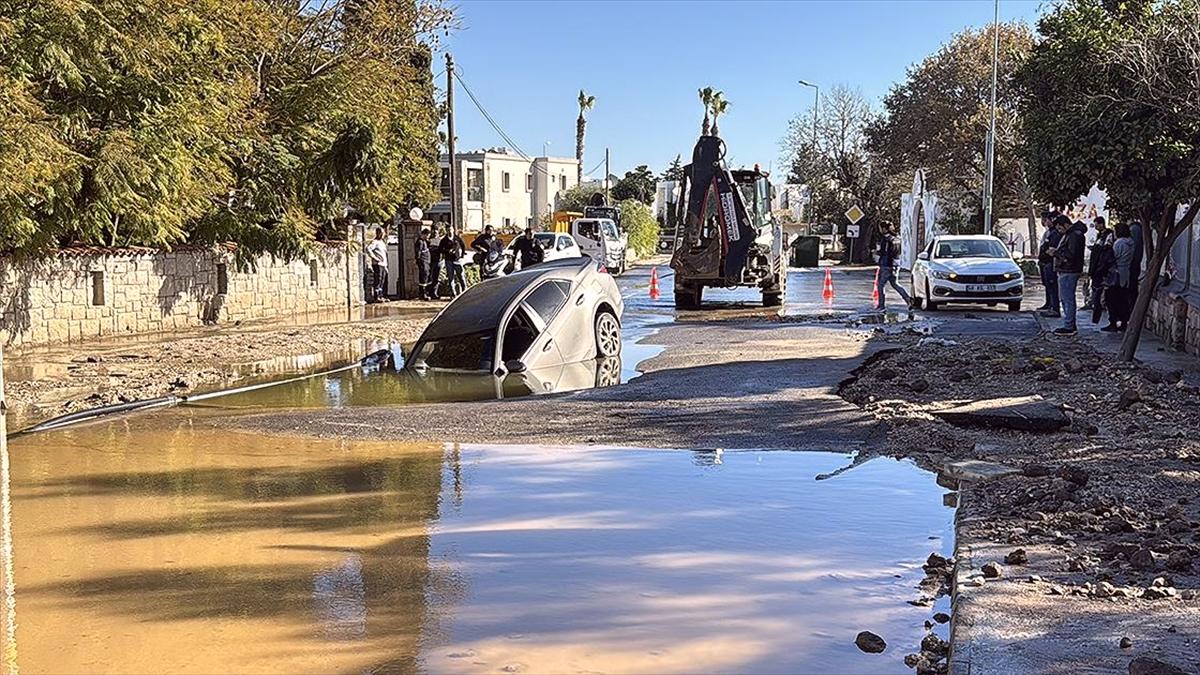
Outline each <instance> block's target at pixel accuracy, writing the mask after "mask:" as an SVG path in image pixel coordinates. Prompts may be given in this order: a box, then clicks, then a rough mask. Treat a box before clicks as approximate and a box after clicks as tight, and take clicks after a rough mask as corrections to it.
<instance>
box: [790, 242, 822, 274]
mask: <svg viewBox="0 0 1200 675" xmlns="http://www.w3.org/2000/svg"><path fill="white" fill-rule="evenodd" d="M820 260H821V238H820V237H796V239H795V241H793V242H792V250H791V255H790V256H788V264H789V265H790V266H791V267H816V266H818V265H819V264H820Z"/></svg>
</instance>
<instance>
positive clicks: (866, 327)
mask: <svg viewBox="0 0 1200 675" xmlns="http://www.w3.org/2000/svg"><path fill="white" fill-rule="evenodd" d="M651 269H652V267H650V266H646V267H635V268H632V269H631V270H630V271H629V273H627V274H626V275H625V276H623V277H622V278H620V279H619V285H620V287H621V289H622V293H623V295H624V296H625V300H626V314H625V318H624V345H625V349H624V351H623V353H622V358H621V359H619V360H613V361H610V362H608V364H607V365H606V366H604V364H599V363H598V364H591V365H592V366H593V367H592V369H591V370H590V371H589V372H586V373H582V374H579V373H576V374H574V376H567V374H565V373H564V374H562V375H561V376H560V378H559V379H553V378H551V379H553V382H554V384H553V386H551V387H550V388H548V389H547V388H545V386H544V384H543V385H542V387H541V388H539V387H538V386H534V387H525V388H524V390H523V389H522V388H520V387H514V388H506V386H505V385H504V384H503V383H500V384H497V383H495V382H489V383H488V384H487V385H486V386H482V387H479V388H478V389H479V392H478V395H477V394H475V393H472V394H470V395H469V396H467V395H465V394H464V390H465V389H466V388H467V387H465V386H464V385H463V384H462V383H457V384H456V383H449V384H447V385H446V386H445V387H443V390H442V391H439V390H438V388H437V387H434V388H433V390H432V392H431V391H430V390H429V389H428V388H425V389H422V388H421V386H417V385H415V384H413V383H411V382H405V380H404V376H402V375H399V374H397V373H396V372H394V371H395V369H396V367H397V366H398V365H399V364H400V363H402V360H403V346H402V345H395V344H393V345H390V346H389V349H388V351H389V352H390V354H391V359H390V361H389V360H387V359H377V360H374V361H372V362H371V363H369V364H367V365H365V366H359V367H355V368H351V369H348V370H345V371H342V372H340V373H336V374H332V375H328V376H321V377H316V378H308V379H305V380H302V381H299V382H294V383H291V384H287V385H281V386H277V387H271V388H268V389H263V390H259V391H256V392H254V393H252V394H245V395H240V396H230V397H221V398H218V399H213V400H211V401H209V402H206V404H205V406H204V407H188V408H177V409H172V410H164V411H159V412H155V413H150V414H146V415H139V416H132V417H122V418H112V419H109V420H107V421H104V422H100V423H93V424H90V425H85V426H79V427H74V428H69V429H66V430H63V431H56V432H51V433H44V434H36V435H31V436H25V437H21V438H17V439H14V440H13V441H12V442H11V444H10V459H11V462H10V464H11V477H9V476H6V477H5V478H9V479H10V481H9V484H10V487H11V491H10V492H9V494H11V503H6V504H4V507H5V509H6V513H11V520H6V522H11V529H10V530H9V531H8V532H7V535H11V536H10V537H6V541H11V544H12V549H13V555H12V556H8V561H9V562H11V563H13V565H14V571H15V585H14V586H12V587H10V588H7V589H5V590H6V592H8V593H9V594H10V595H9V597H10V598H11V599H12V602H11V603H10V604H8V605H6V609H7V612H6V617H5V618H6V621H7V624H6V625H8V626H12V627H13V631H14V632H13V634H12V635H11V636H10V637H9V638H7V639H6V642H5V645H4V650H3V651H4V654H5V662H4V663H5V670H6V671H14V670H16V669H17V668H19V669H20V670H24V671H26V672H61V671H87V672H118V671H119V672H164V671H180V672H214V671H238V672H282V671H286V672H314V671H320V672H349V671H353V672H393V671H395V672H412V671H416V670H422V671H435V672H583V671H588V672H680V671H691V672H694V671H696V670H704V671H706V672H725V671H739V672H748V671H749V672H780V671H787V672H872V673H874V672H897V673H903V672H908V669H907V668H906V667H905V666H904V665H903V663H902V657H903V655H904V654H906V653H910V652H913V651H916V647H917V644H918V643H919V641H920V639H921V637H922V636H923V635H924V633H925V631H924V629H923V626H922V624H923V622H924V621H925V620H927V619H928V618H929V617H930V616H931V614H932V613H933V612H934V611H937V610H944V609H945V602H944V600H943V601H940V602H941V604H939V605H938V606H937V607H936V608H930V607H915V606H912V605H910V604H908V603H907V601H908V600H913V599H916V598H918V597H920V595H921V594H920V592H919V591H918V590H917V588H916V585H917V583H918V582H919V581H920V580H921V578H922V577H923V573H922V571H921V569H920V564H921V562H923V561H924V559H925V558H926V557H927V556H928V554H929V553H930V552H932V551H937V552H940V553H942V554H947V555H948V554H949V552H950V550H951V549H952V544H953V542H952V520H953V511H952V510H951V509H949V508H947V507H945V506H943V499H942V494H943V492H944V491H943V490H942V489H941V488H939V487H937V485H936V483H935V481H934V477H933V476H932V475H930V474H927V473H925V472H923V471H921V470H919V469H917V468H916V467H914V466H912V465H910V464H908V463H904V462H896V461H894V460H890V459H883V458H877V459H872V460H869V461H867V462H865V463H858V464H855V465H854V466H853V468H851V469H849V470H846V471H844V472H839V471H838V470H839V469H843V468H844V467H847V466H848V465H850V464H851V460H852V455H851V454H850V453H852V452H854V451H857V450H860V449H862V448H863V447H864V445H863V444H864V443H865V442H866V441H867V440H868V439H870V438H871V437H872V434H873V433H874V423H873V422H872V421H871V420H869V419H867V418H865V417H864V416H863V415H862V414H861V411H859V410H858V409H857V408H855V407H854V406H851V405H849V404H847V403H845V402H844V401H842V400H841V399H840V398H839V397H838V396H837V394H836V384H837V382H838V381H839V380H840V379H841V378H843V377H844V376H845V374H846V373H847V372H848V371H849V370H851V369H852V368H853V367H854V366H855V365H856V364H858V363H861V361H862V359H864V358H865V357H866V356H867V355H868V354H869V353H870V352H871V350H872V349H873V347H871V345H870V343H867V342H866V341H865V336H866V335H868V334H869V332H870V330H871V325H870V324H871V323H872V321H869V320H867V319H866V318H865V317H870V316H876V317H878V316H879V315H878V314H875V313H874V312H872V310H871V307H870V304H871V301H870V297H871V281H872V280H873V275H874V272H873V270H835V271H834V272H833V275H834V288H835V297H834V300H833V302H826V301H825V300H824V298H822V296H821V290H822V286H823V281H824V270H823V269H822V270H793V271H792V272H791V274H790V276H789V286H788V293H787V298H786V302H785V306H784V308H783V310H782V312H781V311H780V310H777V309H765V308H763V307H761V304H760V298H759V296H758V294H757V293H754V292H753V291H751V290H749V289H743V290H734V291H712V292H710V293H707V294H706V306H705V308H704V309H702V310H699V311H690V312H678V311H676V310H675V309H674V307H673V302H672V293H671V289H672V277H671V273H670V270H669V268H668V267H666V266H665V265H660V266H658V268H657V272H658V275H659V284H660V289H661V297H659V298H658V299H651V298H650V297H649V294H648V286H649V280H650V273H651ZM804 320H811V321H809V322H808V323H805V322H804ZM886 320H887V321H893V322H898V324H899V325H901V326H904V325H908V324H909V322H910V321H911V325H912V326H913V327H914V328H920V329H921V330H925V329H930V330H934V331H935V332H937V333H938V334H940V335H961V336H971V335H974V334H989V335H994V334H996V333H997V331H999V332H1001V333H1004V332H1009V333H1011V334H1013V335H1023V334H1026V333H1028V332H1036V331H1037V330H1038V328H1037V322H1036V321H1035V320H1034V319H1033V317H1032V316H1031V315H1029V314H1027V313H1015V314H1013V313H1007V312H1004V311H995V310H988V309H986V308H982V309H980V308H973V309H951V310H949V311H941V312H936V313H930V312H917V313H915V314H914V315H913V317H912V318H911V319H910V318H909V317H908V315H907V313H903V312H902V313H900V314H899V315H893V316H891V317H889V318H888V319H886ZM567 380H570V381H572V382H579V383H580V384H579V386H561V387H560V386H559V385H558V383H559V382H566V381H567ZM618 384H619V385H620V386H615V385H618ZM578 389H583V391H575V393H567V394H565V395H562V396H552V397H546V396H540V397H535V398H533V399H527V400H522V401H510V400H505V401H499V402H491V401H486V402H476V403H452V404H445V403H441V404H433V405H422V406H412V405H405V404H407V403H415V402H425V401H435V400H440V401H445V400H463V399H464V398H469V399H487V398H505V399H509V398H511V397H512V396H513V395H520V394H525V393H547V392H562V391H568V390H578ZM303 408H321V409H324V410H321V411H311V412H310V413H300V412H296V413H290V414H288V415H279V414H268V415H256V416H253V417H245V416H244V413H247V412H259V411H264V410H265V411H277V410H282V409H303ZM248 409H252V410H248ZM305 415H307V416H305ZM314 415H315V416H314ZM246 420H257V421H256V422H255V423H254V424H249V423H247V424H245V425H243V421H246ZM514 430H515V431H514ZM280 432H284V433H283V434H281V433H280ZM501 432H504V433H501ZM509 432H513V433H509ZM518 432H519V433H518ZM372 439H377V440H372ZM421 439H435V440H434V442H426V441H423V440H421ZM455 439H460V440H475V441H478V442H477V443H476V444H474V445H465V444H455V443H446V442H444V441H448V440H455ZM501 439H504V440H505V441H506V442H509V443H518V444H515V445H498V442H500V440H501ZM529 443H538V445H529ZM548 443H554V445H548ZM605 444H607V446H606V445H605ZM611 446H652V447H658V448H664V449H661V450H643V449H636V448H634V449H623V448H617V447H611ZM689 447H692V448H710V449H704V450H683V449H678V448H689ZM717 447H722V448H730V447H742V448H786V449H790V450H806V451H809V452H786V451H767V450H753V449H751V450H741V451H734V450H715V449H711V448H717ZM671 448H675V449H671ZM828 450H839V451H840V452H818V451H828ZM829 474H835V475H834V477H833V478H830V479H828V480H819V481H818V480H814V479H815V478H816V477H817V476H819V475H829ZM14 589H15V592H14ZM861 630H870V631H873V632H875V633H877V634H879V635H882V636H883V637H884V638H885V639H886V640H887V641H888V643H889V647H888V649H887V651H885V652H884V653H883V654H879V655H868V654H864V653H862V652H860V651H858V650H857V648H856V647H855V646H854V636H855V635H856V634H857V633H858V632H859V631H861ZM943 637H945V635H944V634H943Z"/></svg>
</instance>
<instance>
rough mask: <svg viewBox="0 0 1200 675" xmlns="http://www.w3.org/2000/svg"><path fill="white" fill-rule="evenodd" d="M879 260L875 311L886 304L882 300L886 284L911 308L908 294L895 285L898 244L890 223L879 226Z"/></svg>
mask: <svg viewBox="0 0 1200 675" xmlns="http://www.w3.org/2000/svg"><path fill="white" fill-rule="evenodd" d="M877 257H878V260H879V277H878V279H877V280H876V282H875V283H876V284H878V286H877V287H876V291H877V293H878V295H879V304H878V305H876V307H875V309H878V310H883V309H885V306H886V304H887V302H886V300H885V299H884V291H885V288H886V286H887V285H888V284H891V286H892V288H894V289H896V292H897V293H899V294H900V297H901V298H904V302H905V304H907V305H908V306H909V308H911V307H912V298H910V297H908V292H907V291H905V290H904V289H903V288H902V287H901V286H900V284H898V283H896V267H897V266H898V265H899V263H900V242H899V240H898V239H896V226H895V225H893V224H892V223H891V222H890V221H886V220H885V221H883V222H882V223H880V224H879V251H878V253H877Z"/></svg>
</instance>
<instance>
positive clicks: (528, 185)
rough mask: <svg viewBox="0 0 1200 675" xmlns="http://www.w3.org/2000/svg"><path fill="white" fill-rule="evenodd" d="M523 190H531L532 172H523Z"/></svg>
mask: <svg viewBox="0 0 1200 675" xmlns="http://www.w3.org/2000/svg"><path fill="white" fill-rule="evenodd" d="M525 191H526V192H533V174H532V173H527V174H525Z"/></svg>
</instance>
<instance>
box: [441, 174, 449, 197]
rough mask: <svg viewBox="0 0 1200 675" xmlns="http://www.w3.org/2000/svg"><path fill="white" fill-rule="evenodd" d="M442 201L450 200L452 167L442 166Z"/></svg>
mask: <svg viewBox="0 0 1200 675" xmlns="http://www.w3.org/2000/svg"><path fill="white" fill-rule="evenodd" d="M442 201H444V202H448V201H450V167H442Z"/></svg>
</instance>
